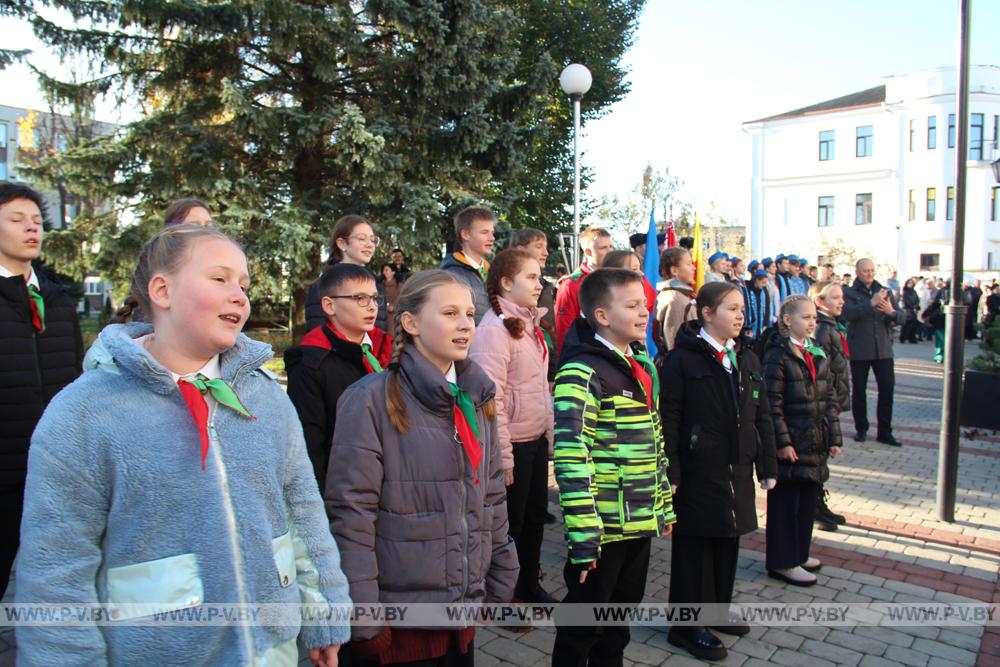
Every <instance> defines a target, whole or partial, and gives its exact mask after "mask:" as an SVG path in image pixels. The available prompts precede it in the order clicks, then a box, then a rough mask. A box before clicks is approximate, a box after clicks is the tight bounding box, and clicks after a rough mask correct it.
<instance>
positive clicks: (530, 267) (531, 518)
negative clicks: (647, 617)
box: [469, 248, 555, 604]
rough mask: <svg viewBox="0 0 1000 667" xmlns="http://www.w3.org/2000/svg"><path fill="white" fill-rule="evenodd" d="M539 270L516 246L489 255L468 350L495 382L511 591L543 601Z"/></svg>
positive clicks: (547, 426)
mask: <svg viewBox="0 0 1000 667" xmlns="http://www.w3.org/2000/svg"><path fill="white" fill-rule="evenodd" d="M541 273H542V270H541V266H540V265H539V264H538V261H537V260H535V259H534V258H533V257H532V256H531V255H529V254H528V253H526V252H524V251H523V250H517V249H513V248H509V249H507V250H504V251H502V252H501V253H499V254H498V255H497V256H496V258H495V259H494V260H493V263H492V264H491V265H490V272H489V276H488V277H487V279H486V293H487V294H488V295H489V299H490V311H489V312H487V313H486V315H484V316H483V319H482V320H481V321H480V323H479V326H478V327H477V328H476V336H475V338H473V340H472V348H471V350H470V352H469V358H470V359H472V360H473V361H475V362H476V363H477V364H479V365H480V366H481V367H482V368H483V370H485V371H486V374H487V375H489V376H490V378H491V379H492V380H493V382H494V383H495V384H496V405H497V431H498V433H499V439H500V448H501V451H502V460H503V467H504V475H505V478H506V483H507V515H508V520H509V521H510V536H511V537H512V538H513V540H514V543H515V545H516V546H517V558H518V560H519V561H520V563H521V573H520V575H519V576H518V580H517V586H516V587H515V589H514V597H515V599H517V600H522V601H524V602H533V603H544V604H548V603H551V602H554V601H555V600H554V599H553V598H552V597H551V596H549V594H548V593H546V592H545V590H543V589H542V587H541V585H540V584H539V580H538V579H539V568H538V560H539V556H540V554H541V549H542V533H543V529H544V523H545V513H546V505H547V502H548V478H549V445H550V443H551V442H552V421H553V419H552V413H553V410H552V396H551V394H550V393H549V382H548V377H547V373H546V371H547V369H548V362H549V360H548V354H549V350H548V347H547V346H546V344H545V336H544V334H543V333H542V330H541V329H540V328H539V326H538V321H539V320H540V319H541V318H542V316H543V315H545V312H546V309H544V308H538V297H539V294H540V293H541V290H542V285H541V282H540V278H541Z"/></svg>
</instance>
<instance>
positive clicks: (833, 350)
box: [815, 310, 851, 412]
mask: <svg viewBox="0 0 1000 667" xmlns="http://www.w3.org/2000/svg"><path fill="white" fill-rule="evenodd" d="M815 341H816V344H817V345H819V346H820V347H821V348H823V351H824V352H826V356H827V358H828V359H829V360H830V382H831V383H832V384H833V392H834V393H835V394H836V395H837V399H836V400H837V407H838V408H839V409H840V411H841V412H847V411H848V410H850V409H851V363H850V362H851V360H850V358H849V357H848V356H847V355H846V354H845V353H844V345H846V344H847V343H846V339H843V340H842V339H841V336H840V330H839V329H838V327H837V321H836V320H835V319H833V318H832V317H830V316H829V315H827V314H826V313H824V312H822V311H821V310H817V311H816V337H815Z"/></svg>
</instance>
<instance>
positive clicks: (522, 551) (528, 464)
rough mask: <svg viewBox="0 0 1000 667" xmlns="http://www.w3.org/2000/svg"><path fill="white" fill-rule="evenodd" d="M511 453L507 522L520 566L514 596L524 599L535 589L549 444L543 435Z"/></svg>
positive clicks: (547, 479) (547, 495) (517, 444)
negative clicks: (511, 463)
mask: <svg viewBox="0 0 1000 667" xmlns="http://www.w3.org/2000/svg"><path fill="white" fill-rule="evenodd" d="M513 449H514V483H513V484H511V485H510V486H508V487H507V521H508V522H509V523H510V527H509V528H508V531H509V533H510V537H511V539H513V540H514V546H515V547H516V548H517V560H518V561H519V562H520V564H521V571H520V573H519V574H518V576H517V587H516V588H515V589H514V595H515V596H516V597H519V598H523V596H524V595H525V594H526V593H527V592H528V591H530V590H532V589H533V588H535V587H536V586H538V575H539V572H538V560H539V558H540V557H541V553H542V538H543V535H544V532H545V512H546V509H547V507H548V502H549V441H548V440H547V439H546V438H545V436H544V435H543V436H542V437H540V438H538V439H536V440H532V441H531V442H523V443H518V442H515V443H513Z"/></svg>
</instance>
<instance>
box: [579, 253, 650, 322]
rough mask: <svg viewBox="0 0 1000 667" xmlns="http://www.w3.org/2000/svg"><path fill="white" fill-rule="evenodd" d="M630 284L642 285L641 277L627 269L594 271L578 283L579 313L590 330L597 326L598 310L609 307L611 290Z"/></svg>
mask: <svg viewBox="0 0 1000 667" xmlns="http://www.w3.org/2000/svg"><path fill="white" fill-rule="evenodd" d="M632 283H640V284H641V283H642V276H641V275H639V274H638V273H636V272H635V271H629V270H628V269H616V268H614V269H613V268H608V269H604V268H602V269H596V270H594V271H593V272H592V273H590V274H588V275H587V276H586V277H585V278H584V279H583V282H581V283H580V312H581V313H582V314H583V316H584V317H585V318H587V324H589V325H590V328H591V329H594V330H595V331H596V330H597V327H598V326H599V325H598V323H597V320H596V319H595V318H594V313H595V311H596V310H597V309H598V308H607V307H608V306H610V305H611V290H612V288H615V287H624V286H625V285H631V284H632Z"/></svg>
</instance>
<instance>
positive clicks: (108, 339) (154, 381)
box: [88, 322, 274, 394]
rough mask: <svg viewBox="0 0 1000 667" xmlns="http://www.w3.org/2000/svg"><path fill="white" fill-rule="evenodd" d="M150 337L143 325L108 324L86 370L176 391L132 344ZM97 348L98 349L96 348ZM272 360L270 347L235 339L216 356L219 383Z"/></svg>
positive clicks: (150, 358) (242, 336) (154, 363)
mask: <svg viewBox="0 0 1000 667" xmlns="http://www.w3.org/2000/svg"><path fill="white" fill-rule="evenodd" d="M150 333H153V325H152V324H147V323H143V322H133V323H130V324H109V325H108V326H106V327H104V329H103V330H102V331H101V334H100V336H99V337H98V342H97V343H96V344H95V346H94V348H96V349H94V348H92V352H93V354H91V353H90V352H88V357H91V366H90V370H111V368H116V369H117V370H118V372H119V373H121V374H127V375H133V376H135V378H136V379H138V380H139V381H140V382H141V383H143V384H145V385H146V386H147V387H148V388H149V389H150V390H152V391H154V392H157V393H159V394H169V393H172V392H175V391H177V385H176V383H175V382H174V381H173V379H172V378H171V377H170V372H169V371H168V370H167V369H166V368H164V367H163V366H162V365H160V363H159V362H158V361H156V359H154V358H153V356H152V355H151V354H150V353H149V352H148V351H147V350H146V349H145V348H144V347H142V346H141V345H137V344H136V343H135V340H136V339H138V338H141V337H143V336H145V335H147V334H150ZM98 345H99V347H98ZM272 356H274V354H273V352H272V351H271V346H270V345H268V344H266V343H261V342H259V341H255V340H252V339H250V338H248V337H247V336H246V334H242V333H241V334H240V335H239V336H238V337H237V338H236V344H235V345H233V347H231V348H229V349H228V350H226V351H224V352H223V353H222V354H221V355H219V364H220V366H221V367H222V379H224V380H226V381H227V382H231V381H232V380H233V379H234V378H235V377H236V376H237V375H238V374H240V373H242V372H244V371H247V370H255V369H257V368H259V367H260V366H261V365H262V364H263V363H264V362H265V361H267V360H268V359H270V358H271V357H272Z"/></svg>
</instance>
